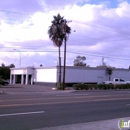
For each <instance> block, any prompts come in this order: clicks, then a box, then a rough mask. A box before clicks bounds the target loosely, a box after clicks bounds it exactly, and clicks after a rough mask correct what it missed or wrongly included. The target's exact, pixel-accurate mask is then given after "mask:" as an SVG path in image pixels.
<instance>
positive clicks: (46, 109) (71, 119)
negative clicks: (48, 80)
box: [0, 90, 130, 130]
mask: <svg viewBox="0 0 130 130" xmlns="http://www.w3.org/2000/svg"><path fill="white" fill-rule="evenodd" d="M128 116H130V90H127V91H126V90H121V91H117V90H115V91H114V90H106V91H80V92H61V93H60V92H58V93H57V92H53V93H44V92H41V93H40V92H38V93H17V94H5V95H0V130H30V129H37V128H45V127H53V126H61V125H68V124H77V123H86V122H92V121H99V120H106V119H114V118H122V117H128Z"/></svg>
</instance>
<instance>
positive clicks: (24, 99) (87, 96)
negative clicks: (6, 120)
mask: <svg viewBox="0 0 130 130" xmlns="http://www.w3.org/2000/svg"><path fill="white" fill-rule="evenodd" d="M55 96H56V95H55ZM111 96H113V95H96V96H95V95H86V96H85V95H83V96H79V97H78V96H73V97H72V96H71V97H61V98H85V97H86V98H91V97H93V98H94V97H95V98H96V97H111ZM114 96H119V95H114ZM120 96H126V94H120ZM128 96H129V95H128ZM45 99H49V100H51V99H53V100H54V99H59V97H52V98H51V97H47V98H46V97H43V98H29V99H26V98H22V99H10V100H6V99H3V100H2V99H1V100H0V102H10V101H12V102H14V101H30V100H33V101H34V100H45Z"/></svg>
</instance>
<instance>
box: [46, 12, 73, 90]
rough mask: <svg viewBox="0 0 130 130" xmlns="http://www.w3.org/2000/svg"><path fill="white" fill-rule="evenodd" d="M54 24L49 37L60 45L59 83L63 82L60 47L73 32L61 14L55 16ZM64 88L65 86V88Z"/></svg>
mask: <svg viewBox="0 0 130 130" xmlns="http://www.w3.org/2000/svg"><path fill="white" fill-rule="evenodd" d="M53 18H54V19H53V21H52V25H51V26H50V27H49V30H48V34H49V38H50V39H51V40H52V41H53V43H54V45H55V46H57V47H58V52H59V83H61V54H60V47H61V45H62V43H63V41H65V43H66V40H67V39H68V34H70V32H71V28H70V27H69V26H67V24H66V23H67V21H66V20H65V19H64V17H61V15H60V14H58V15H57V16H54V17H53ZM63 89H64V88H63Z"/></svg>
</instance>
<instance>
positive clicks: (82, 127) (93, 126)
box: [35, 117, 130, 130]
mask: <svg viewBox="0 0 130 130" xmlns="http://www.w3.org/2000/svg"><path fill="white" fill-rule="evenodd" d="M122 119H124V120H125V121H127V122H128V120H130V117H125V118H122ZM120 120H121V119H120V118H118V119H112V120H105V121H96V122H88V123H79V124H72V125H63V126H57V127H50V128H39V129H35V130H120V129H119V127H118V122H120ZM121 130H130V127H128V128H122V129H121Z"/></svg>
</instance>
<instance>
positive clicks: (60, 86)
mask: <svg viewBox="0 0 130 130" xmlns="http://www.w3.org/2000/svg"><path fill="white" fill-rule="evenodd" d="M66 87H67V86H66V84H65V86H64V89H65V88H66ZM56 88H57V90H63V83H59V82H58V83H57V84H56Z"/></svg>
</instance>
